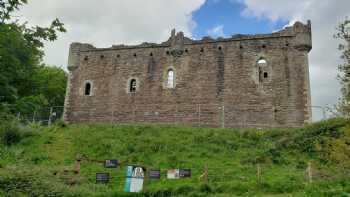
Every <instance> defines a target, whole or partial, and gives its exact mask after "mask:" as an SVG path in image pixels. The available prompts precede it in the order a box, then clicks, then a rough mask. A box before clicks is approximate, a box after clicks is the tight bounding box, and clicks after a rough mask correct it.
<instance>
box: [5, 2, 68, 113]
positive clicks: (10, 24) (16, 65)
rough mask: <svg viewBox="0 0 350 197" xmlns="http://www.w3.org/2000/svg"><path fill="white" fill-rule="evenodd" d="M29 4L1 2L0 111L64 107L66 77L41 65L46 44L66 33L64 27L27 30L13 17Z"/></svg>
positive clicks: (35, 27) (61, 24) (28, 28)
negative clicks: (14, 108)
mask: <svg viewBox="0 0 350 197" xmlns="http://www.w3.org/2000/svg"><path fill="white" fill-rule="evenodd" d="M26 3H27V0H0V104H1V106H0V110H5V109H4V106H10V105H11V106H16V108H17V109H18V108H21V109H27V110H31V109H33V107H38V106H42V105H63V101H64V91H63V89H64V88H65V83H66V74H65V72H64V70H62V69H60V68H57V67H47V66H43V64H42V57H43V55H44V53H43V46H44V43H43V42H44V41H55V40H56V39H57V35H58V33H59V32H65V31H66V30H65V28H64V26H63V23H61V22H60V21H59V20H58V19H55V20H53V22H52V23H51V25H50V26H49V27H40V26H34V27H28V26H27V23H19V22H18V21H19V20H17V19H16V18H15V17H14V16H13V13H14V12H16V11H18V10H19V8H20V7H21V6H23V5H24V4H26Z"/></svg>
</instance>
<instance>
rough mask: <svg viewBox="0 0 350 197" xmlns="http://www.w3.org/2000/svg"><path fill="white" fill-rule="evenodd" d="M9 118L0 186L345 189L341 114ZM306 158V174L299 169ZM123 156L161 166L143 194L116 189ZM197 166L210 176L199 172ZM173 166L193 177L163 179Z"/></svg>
mask: <svg viewBox="0 0 350 197" xmlns="http://www.w3.org/2000/svg"><path fill="white" fill-rule="evenodd" d="M13 124H14V123H12V125H11V123H9V122H7V123H2V125H1V126H0V140H1V143H0V196H21V195H22V196H39V195H41V196H218V197H221V196H222V197H226V196H227V197H229V196H230V197H231V196H290V195H292V196H317V197H320V196H348V195H349V194H350V174H349V172H350V122H349V121H347V120H344V119H332V120H328V121H323V122H320V123H316V124H312V125H309V126H306V127H305V128H302V129H262V130H258V129H249V130H237V129H213V128H192V127H182V126H169V125H111V124H92V125H69V126H66V125H64V124H58V125H55V126H51V127H40V126H35V125H32V126H31V127H29V128H27V127H23V126H18V125H16V124H14V125H13ZM13 132H15V135H12V134H13ZM9 136H10V140H9V139H8V138H9ZM11 136H15V137H14V138H13V137H11ZM11 139H14V140H11ZM77 157H78V158H83V160H82V162H81V170H80V174H75V173H74V172H72V170H73V169H75V168H74V164H75V160H76V158H77ZM105 159H118V160H119V161H121V162H122V163H121V166H120V167H118V168H117V169H106V168H104V166H103V163H99V162H98V161H103V160H105ZM309 162H311V167H312V170H311V171H312V173H311V175H312V182H310V180H309V178H308V175H309V174H308V173H307V172H306V169H307V167H308V163H309ZM127 164H140V165H142V166H145V167H147V168H149V169H150V168H154V169H161V170H162V178H161V180H147V181H146V182H145V184H144V193H142V194H139V195H137V194H127V193H124V192H123V187H124V183H125V166H126V165H127ZM205 166H207V167H208V182H206V181H205V180H203V178H200V176H201V175H202V174H203V172H204V168H205ZM171 168H190V169H192V178H190V179H179V180H167V179H166V178H165V172H166V170H167V169H171ZM258 168H260V170H258ZM257 171H260V173H258V172H257ZM96 172H109V173H110V174H111V176H112V180H111V182H110V183H109V184H107V185H101V184H95V173H96ZM258 174H260V175H259V176H258ZM258 177H259V178H258Z"/></svg>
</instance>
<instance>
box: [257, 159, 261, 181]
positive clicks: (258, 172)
mask: <svg viewBox="0 0 350 197" xmlns="http://www.w3.org/2000/svg"><path fill="white" fill-rule="evenodd" d="M256 177H257V183H258V185H259V186H260V184H261V166H260V164H259V163H258V164H256Z"/></svg>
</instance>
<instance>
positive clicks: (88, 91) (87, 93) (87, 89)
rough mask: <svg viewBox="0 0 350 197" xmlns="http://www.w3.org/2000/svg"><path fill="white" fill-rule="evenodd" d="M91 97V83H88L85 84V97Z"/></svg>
mask: <svg viewBox="0 0 350 197" xmlns="http://www.w3.org/2000/svg"><path fill="white" fill-rule="evenodd" d="M90 95H91V83H89V82H87V83H85V96H90Z"/></svg>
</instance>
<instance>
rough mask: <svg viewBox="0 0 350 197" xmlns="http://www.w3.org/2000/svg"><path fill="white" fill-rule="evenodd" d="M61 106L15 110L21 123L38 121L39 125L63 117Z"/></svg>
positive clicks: (48, 123) (47, 123) (50, 122)
mask: <svg viewBox="0 0 350 197" xmlns="http://www.w3.org/2000/svg"><path fill="white" fill-rule="evenodd" d="M63 110H64V107H63V106H54V107H42V108H39V109H37V110H34V111H33V112H29V113H28V112H27V113H21V112H17V113H16V116H17V119H18V120H20V121H21V122H23V123H38V124H41V125H51V124H52V123H55V122H56V121H58V120H60V119H62V117H63Z"/></svg>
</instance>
